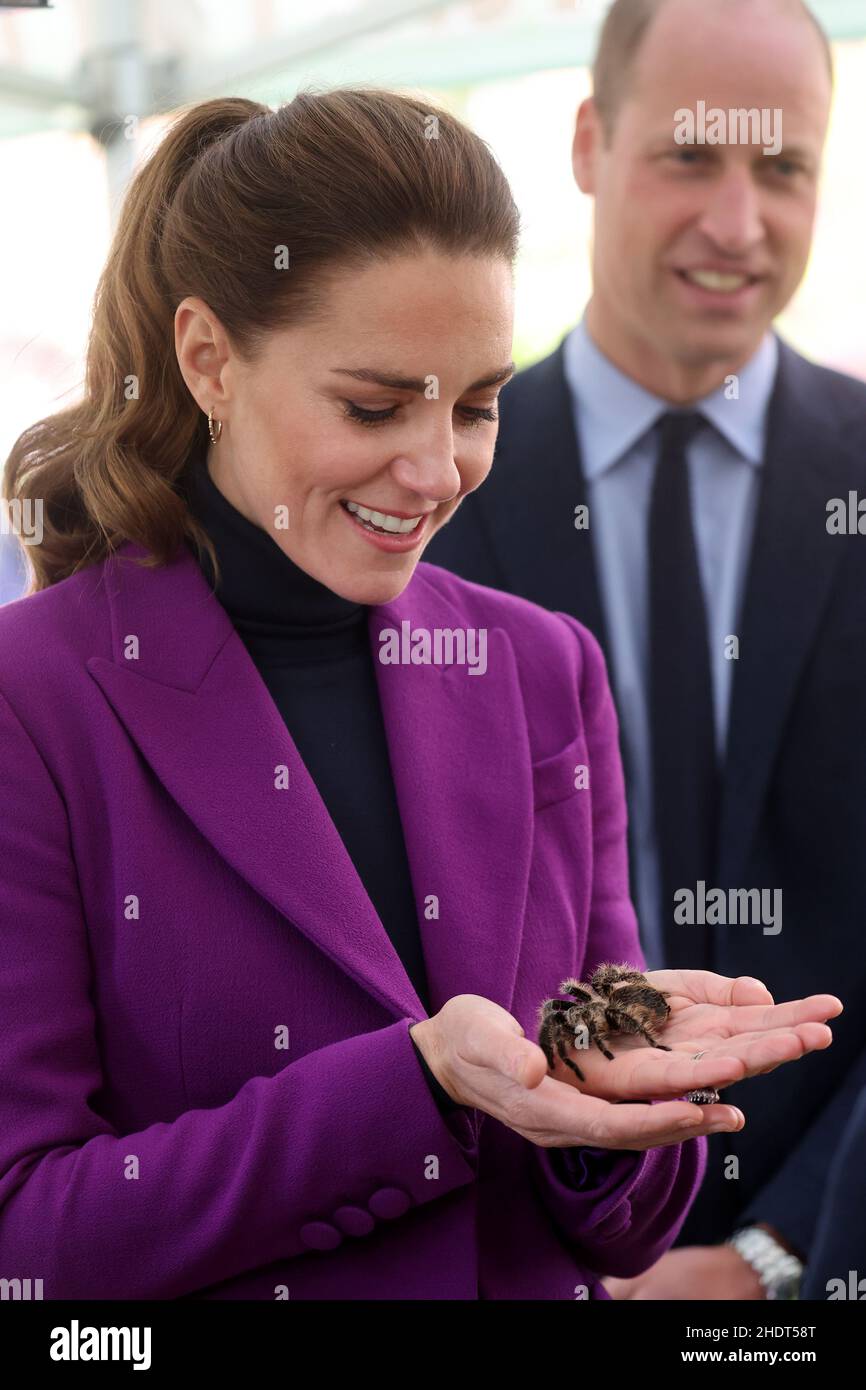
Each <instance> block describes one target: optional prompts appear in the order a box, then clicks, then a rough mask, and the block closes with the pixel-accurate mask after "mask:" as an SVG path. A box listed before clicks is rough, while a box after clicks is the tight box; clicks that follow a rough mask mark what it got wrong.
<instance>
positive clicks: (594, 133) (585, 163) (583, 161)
mask: <svg viewBox="0 0 866 1390" xmlns="http://www.w3.org/2000/svg"><path fill="white" fill-rule="evenodd" d="M601 142H602V129H601V118H600V117H599V114H598V108H597V107H596V104H595V100H594V99H593V98H592V97H587V98H586V100H585V101H582V102H581V103H580V106H579V107H578V109H577V120H576V121H575V126H574V141H573V143H572V146H571V167H572V169H573V170H574V178H575V182H576V183H577V186H578V188H579V189H580V191H581V193H587V194H590V195H592V194H594V193H595V161H596V155H597V152H598V150H599V149H600V147H601Z"/></svg>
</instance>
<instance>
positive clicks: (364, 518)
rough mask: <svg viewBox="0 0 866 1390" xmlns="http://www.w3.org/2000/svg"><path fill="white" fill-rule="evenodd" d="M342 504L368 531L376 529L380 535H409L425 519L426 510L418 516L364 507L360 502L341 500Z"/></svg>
mask: <svg viewBox="0 0 866 1390" xmlns="http://www.w3.org/2000/svg"><path fill="white" fill-rule="evenodd" d="M340 506H341V507H342V508H343V509H344V510H345V511H347V512H350V513H351V515H352V516H354V518H355V520H356V521H359V522H360V523H361V525H362V526H364V527H365V528H366V529H367V530H368V531H376V532H378V534H379V535H380V536H408V535H409V533H410V532H411V531H414V530H416V529H417V527H418V526H419V524H420V523H421V522H422V521H423V520H424V517H425V515H426V513H425V512H421V513H419V515H418V516H409V517H402V516H394V515H392V513H390V512H377V511H374V510H373V509H372V508H371V507H362V506H361V504H360V503H359V502H344V501H342V500H341V501H340Z"/></svg>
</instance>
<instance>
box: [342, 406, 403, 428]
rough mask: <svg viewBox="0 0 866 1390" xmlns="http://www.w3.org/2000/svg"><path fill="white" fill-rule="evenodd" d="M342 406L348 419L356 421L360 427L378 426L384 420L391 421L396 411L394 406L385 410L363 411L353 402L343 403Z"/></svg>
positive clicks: (362, 408)
mask: <svg viewBox="0 0 866 1390" xmlns="http://www.w3.org/2000/svg"><path fill="white" fill-rule="evenodd" d="M344 404H345V407H346V414H347V415H348V417H349V419H350V420H357V421H358V423H359V424H361V425H378V424H381V423H382V422H383V421H384V420H392V419H393V418H394V413H395V411H396V409H397V407H396V405H392V406H389V407H388V409H387V410H365V409H364V407H363V406H362V405H356V404H355V402H354V401H345V402H344Z"/></svg>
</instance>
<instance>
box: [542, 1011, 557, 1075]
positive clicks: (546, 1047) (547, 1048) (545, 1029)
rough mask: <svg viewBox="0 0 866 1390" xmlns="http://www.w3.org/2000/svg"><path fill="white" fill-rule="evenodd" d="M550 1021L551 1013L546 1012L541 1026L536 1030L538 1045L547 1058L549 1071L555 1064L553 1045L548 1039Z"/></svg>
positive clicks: (550, 1026)
mask: <svg viewBox="0 0 866 1390" xmlns="http://www.w3.org/2000/svg"><path fill="white" fill-rule="evenodd" d="M552 1022H553V1015H552V1014H548V1016H547V1018H546V1019H544V1021H543V1023H542V1025H541V1028H540V1029H539V1032H538V1046H539V1047H540V1048H541V1050H542V1052H543V1053H544V1055H545V1057H546V1058H547V1065H548V1067H549V1069H550V1070H551V1071H553V1070H554V1067H555V1066H556V1061H555V1058H554V1056H553V1047H552V1045H551V1041H550V1034H551V1032H552V1031H553V1029H552Z"/></svg>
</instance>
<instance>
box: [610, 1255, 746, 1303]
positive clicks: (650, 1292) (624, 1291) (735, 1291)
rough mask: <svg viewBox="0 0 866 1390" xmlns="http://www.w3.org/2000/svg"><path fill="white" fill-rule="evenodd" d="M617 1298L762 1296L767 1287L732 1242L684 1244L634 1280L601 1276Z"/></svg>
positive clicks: (613, 1296)
mask: <svg viewBox="0 0 866 1390" xmlns="http://www.w3.org/2000/svg"><path fill="white" fill-rule="evenodd" d="M601 1282H602V1284H603V1285H604V1287H605V1289H606V1290H607V1292H608V1293H609V1294H610V1296H611V1298H615V1299H630V1298H634V1299H641V1298H649V1299H661V1300H670V1301H676V1300H689V1299H707V1300H709V1299H739V1298H743V1299H761V1298H765V1297H766V1294H765V1292H764V1286H763V1284H762V1283H761V1281H760V1279H759V1278H758V1275H757V1273H756V1271H755V1270H754V1269H752V1266H751V1265H750V1264H748V1263H747V1261H746V1260H744V1259H743V1257H742V1255H740V1254H739V1253H738V1251H736V1250H735V1249H734V1248H733V1246H732V1245H682V1246H678V1247H677V1249H676V1250H668V1252H667V1254H666V1255H662V1257H661V1259H660V1260H656V1262H655V1264H654V1265H652V1266H651V1267H650V1268H649V1269H646V1270H644V1272H643V1274H638V1275H636V1276H635V1278H634V1279H614V1278H612V1277H608V1278H606V1279H602V1281H601Z"/></svg>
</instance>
